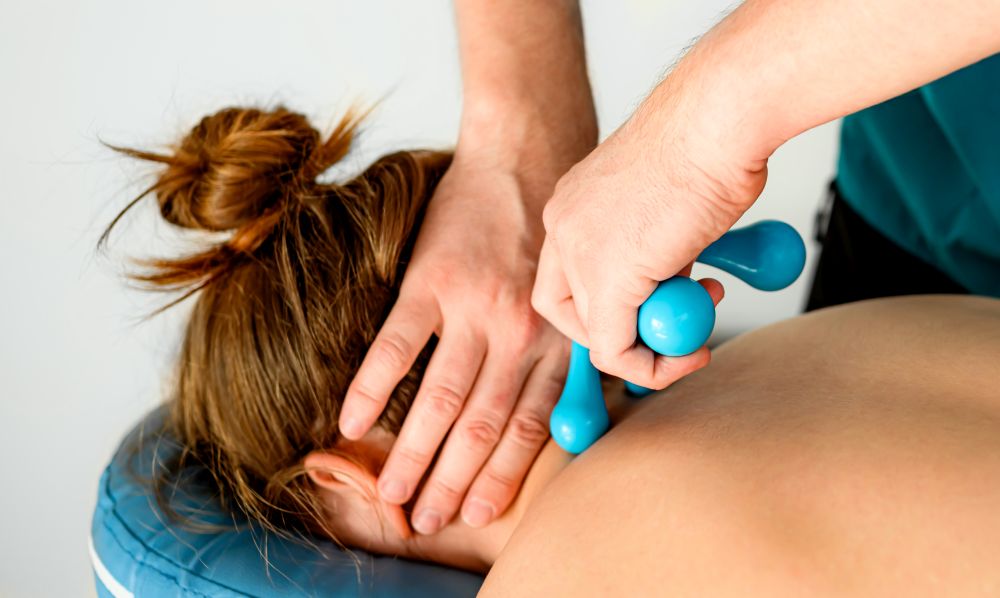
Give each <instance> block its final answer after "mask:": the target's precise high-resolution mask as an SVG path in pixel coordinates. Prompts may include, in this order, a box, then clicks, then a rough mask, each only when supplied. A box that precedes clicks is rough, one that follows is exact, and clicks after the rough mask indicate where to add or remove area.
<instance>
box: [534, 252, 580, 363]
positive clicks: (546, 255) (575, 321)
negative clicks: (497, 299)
mask: <svg viewBox="0 0 1000 598" xmlns="http://www.w3.org/2000/svg"><path fill="white" fill-rule="evenodd" d="M576 299H577V298H576V297H574V296H573V292H572V290H571V289H570V285H569V281H568V280H567V278H566V273H565V272H564V271H563V264H562V260H561V259H560V258H559V251H558V249H557V248H556V244H555V243H554V242H553V241H552V239H551V238H550V237H546V238H545V242H544V243H542V251H541V254H540V255H539V259H538V271H537V274H536V275H535V286H534V288H533V289H532V293H531V306H532V307H533V308H534V309H535V311H537V312H538V313H539V315H541V316H542V317H543V318H545V319H546V320H548V321H549V323H550V324H552V325H553V326H555V328H556V330H558V331H559V332H561V333H563V334H564V335H565V336H568V337H569V338H571V339H573V340H574V341H576V342H578V343H580V344H581V345H584V346H586V345H587V331H586V329H585V328H584V326H583V322H582V320H581V318H580V315H579V313H580V312H579V311H578V309H577V301H576ZM581 299H582V298H581Z"/></svg>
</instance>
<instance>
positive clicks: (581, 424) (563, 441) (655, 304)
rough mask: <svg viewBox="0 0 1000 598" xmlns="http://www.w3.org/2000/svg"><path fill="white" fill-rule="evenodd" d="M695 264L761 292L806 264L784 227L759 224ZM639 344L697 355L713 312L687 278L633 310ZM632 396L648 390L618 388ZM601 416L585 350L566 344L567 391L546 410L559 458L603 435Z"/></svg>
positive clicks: (663, 286)
mask: <svg viewBox="0 0 1000 598" xmlns="http://www.w3.org/2000/svg"><path fill="white" fill-rule="evenodd" d="M697 261H698V262H700V263H702V264H707V265H709V266H714V267H716V268H719V269H720V270H724V271H726V272H729V273H730V274H732V275H733V276H736V277H737V278H739V279H740V280H742V281H743V282H745V283H747V284H749V285H750V286H752V287H754V288H756V289H760V290H762V291H777V290H780V289H783V288H785V287H787V286H788V285H790V284H792V283H793V282H795V280H796V279H797V278H798V277H799V274H801V273H802V268H803V267H804V266H805V263H806V248H805V244H804V243H803V242H802V237H800V236H799V233H797V232H796V231H795V229H794V228H792V227H791V226H790V225H788V224H786V223H784V222H779V221H777V220H764V221H761V222H758V223H756V224H752V225H750V226H747V227H744V228H740V229H734V230H731V231H729V232H728V233H726V234H724V235H722V237H720V238H719V240H717V241H716V242H715V243H712V244H711V245H709V246H708V247H706V248H705V250H704V251H702V252H701V255H699V256H698V259H697ZM638 321H639V338H640V339H642V342H644V343H645V344H646V345H647V346H648V347H649V348H650V349H652V350H653V351H655V352H656V353H659V354H660V355H667V356H671V357H680V356H682V355H688V354H690V353H693V352H695V351H697V350H698V349H699V348H700V347H702V346H703V345H704V344H705V343H706V342H707V341H708V337H709V336H711V334H712V329H713V328H714V327H715V306H714V305H713V304H712V298H711V297H710V296H709V294H708V291H706V290H705V288H704V287H702V286H701V285H700V284H698V283H697V282H695V281H694V280H691V279H690V278H688V277H686V276H674V277H673V278H670V279H668V280H665V281H663V282H661V283H660V284H659V285H658V286H657V287H656V290H654V291H653V294H652V295H650V296H649V298H648V299H646V301H645V302H643V304H642V305H641V306H639V316H638ZM625 385H626V387H627V389H628V391H629V393H631V394H632V395H635V396H645V395H646V394H649V393H650V392H652V391H650V390H649V389H646V388H643V387H641V386H639V385H637V384H632V383H631V382H626V383H625ZM609 424H610V422H609V420H608V410H607V407H606V405H605V403H604V393H603V392H602V390H601V375H600V373H599V372H598V371H597V368H595V367H594V366H593V364H592V363H591V362H590V350H589V349H587V348H586V347H584V346H583V345H579V344H577V343H573V350H572V353H571V355H570V362H569V372H568V374H567V376H566V386H565V387H564V388H563V392H562V395H561V396H560V397H559V402H558V403H556V406H555V408H554V409H553V410H552V416H551V418H550V419H549V429H550V430H551V432H552V438H554V439H555V441H556V443H558V444H559V446H561V447H562V448H563V449H564V450H565V451H567V452H570V453H573V454H579V453H582V452H583V451H584V450H586V449H587V448H588V447H589V446H590V445H592V444H594V442H596V441H597V439H598V438H600V437H601V436H603V435H604V433H605V432H607V430H608V426H609Z"/></svg>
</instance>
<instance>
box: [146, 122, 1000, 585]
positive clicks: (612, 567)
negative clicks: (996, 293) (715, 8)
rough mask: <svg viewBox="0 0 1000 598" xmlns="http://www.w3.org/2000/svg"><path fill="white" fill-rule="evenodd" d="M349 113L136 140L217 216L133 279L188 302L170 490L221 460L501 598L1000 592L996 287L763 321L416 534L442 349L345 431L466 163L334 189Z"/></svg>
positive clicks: (258, 498)
mask: <svg viewBox="0 0 1000 598" xmlns="http://www.w3.org/2000/svg"><path fill="white" fill-rule="evenodd" d="M353 128H354V127H353V124H352V121H350V120H348V121H345V122H344V123H342V124H341V125H340V126H339V127H338V128H337V129H336V130H335V132H334V133H333V135H332V136H331V137H330V138H329V139H328V140H327V141H323V140H322V139H321V138H320V136H319V134H318V133H316V132H315V131H314V130H313V129H312V128H311V127H310V126H309V125H308V123H307V122H306V120H305V119H304V118H303V117H301V116H299V115H296V114H294V113H291V112H288V111H285V110H282V109H277V110H273V111H270V112H262V111H257V110H248V109H230V110H224V111H222V112H219V113H217V114H215V115H212V116H210V117H208V118H206V119H204V120H203V121H202V122H201V123H200V124H199V125H198V126H197V127H195V128H194V130H192V131H191V133H190V134H189V135H188V136H187V137H186V138H185V139H184V140H183V141H182V142H181V143H180V144H179V145H178V146H177V147H176V148H175V149H174V151H173V152H172V153H170V154H168V155H154V154H149V153H143V152H130V153H132V154H133V155H135V156H137V157H140V158H144V159H149V160H154V161H156V162H159V163H162V164H163V165H164V169H163V171H162V172H161V173H160V177H159V179H158V182H157V184H156V185H155V186H154V188H153V189H152V191H153V192H154V193H155V194H156V198H157V201H158V202H159V204H160V208H161V212H162V214H163V216H164V217H165V218H166V219H167V220H168V221H170V222H172V223H174V224H177V225H179V226H184V227H188V228H194V229H203V230H210V231H225V233H226V240H224V241H222V242H220V243H219V244H216V245H212V246H210V247H208V248H207V249H205V250H204V251H202V252H201V253H198V254H195V255H193V256H189V257H184V258H179V259H172V260H160V261H156V262H151V263H149V264H148V265H149V269H148V270H147V271H146V272H145V273H144V274H143V276H142V279H143V280H145V281H146V282H148V283H150V284H152V285H155V286H158V287H166V288H175V289H178V290H182V291H190V292H193V293H195V301H196V304H195V306H194V310H193V313H192V316H191V320H190V322H189V324H188V328H187V334H186V337H185V340H184V345H183V349H182V355H181V359H180V364H179V366H178V374H177V387H176V395H175V396H174V398H173V399H172V403H171V418H170V424H169V425H170V427H171V431H172V433H174V434H175V435H176V436H177V437H178V439H179V440H180V442H181V443H182V445H183V446H184V447H185V453H184V455H183V456H182V459H181V460H179V461H177V462H174V463H171V464H170V466H169V468H168V470H167V471H165V472H164V473H163V475H162V476H161V478H160V479H159V480H158V484H159V487H160V490H161V492H166V491H168V490H169V484H170V483H171V480H173V479H176V477H177V473H178V472H179V471H180V470H181V469H182V468H183V467H184V466H185V464H197V465H205V466H207V467H208V468H209V470H210V471H211V472H212V474H213V476H214V479H215V483H216V485H217V487H218V488H217V489H218V492H219V496H220V498H221V499H222V501H223V504H224V506H225V507H226V508H228V509H230V510H232V511H234V512H236V513H239V514H245V515H246V516H248V517H249V518H251V519H252V520H257V521H260V522H262V523H264V524H265V525H267V526H268V527H270V528H271V529H273V530H305V531H308V532H311V533H314V534H319V535H323V536H327V537H331V538H334V539H336V540H337V541H340V542H342V543H344V544H345V545H348V546H352V547H358V548H363V549H367V550H370V551H373V552H380V553H386V554H395V555H401V556H408V557H413V558H419V559H426V560H432V561H437V562H440V563H444V564H448V565H452V566H458V567H462V568H466V569H472V570H479V571H486V570H489V569H490V568H491V566H492V570H491V572H490V576H489V578H488V580H487V583H486V586H484V594H487V595H489V594H491V593H497V594H501V595H502V594H507V595H528V594H557V595H558V594H567V593H571V592H572V593H575V594H579V595H610V594H617V595H657V594H662V593H665V592H671V591H678V592H682V593H696V594H697V593H704V592H705V589H706V588H710V589H711V592H710V593H712V594H725V593H732V594H736V595H745V594H747V593H750V592H753V591H759V592H762V593H768V594H771V595H773V594H775V593H791V592H796V593H803V592H806V593H837V594H843V593H875V594H883V595H884V594H886V593H889V594H891V593H894V592H896V593H898V591H900V590H902V589H903V588H906V589H907V591H912V590H913V589H915V588H916V589H919V588H924V589H925V591H933V590H934V589H935V588H936V589H939V590H940V589H942V588H946V591H945V593H949V594H956V593H963V592H969V591H974V590H975V589H976V588H993V589H994V590H996V589H997V588H1000V569H998V568H996V567H995V555H996V554H1000V518H998V517H996V507H995V505H997V504H1000V483H997V482H996V481H995V480H998V479H1000V392H998V390H997V384H998V382H1000V357H998V356H1000V302H997V301H995V300H989V299H977V298H940V297H930V298H913V299H896V300H883V301H875V302H868V303H865V304H857V305H853V306H847V307H843V308H836V309H831V310H823V311H821V312H817V313H815V314H812V315H809V316H805V317H801V318H796V319H793V320H791V321H788V322H784V323H781V324H778V325H775V326H771V327H768V328H765V329H762V330H759V331H756V332H754V333H751V334H748V335H744V336H743V337H741V338H739V339H737V340H734V341H732V342H730V343H727V344H726V345H725V346H723V347H722V348H720V349H719V350H718V351H717V352H716V354H715V358H714V361H713V364H712V366H711V367H710V368H707V369H706V370H703V371H700V372H697V373H695V374H693V375H691V376H689V377H688V378H685V379H684V380H682V381H681V382H679V383H677V384H675V385H674V386H672V387H671V388H670V389H668V390H667V391H665V392H664V393H662V394H661V396H658V397H649V398H647V399H645V400H644V401H643V402H641V403H639V404H635V405H629V404H627V403H625V404H624V408H623V409H621V410H619V411H620V413H619V416H618V417H617V418H614V419H618V420H620V421H619V423H618V424H617V425H616V426H615V427H614V428H613V429H612V430H611V431H610V432H609V433H608V435H606V436H605V437H604V438H602V439H601V440H600V441H599V442H598V443H597V444H595V445H594V446H593V447H592V448H591V449H589V450H588V451H587V452H586V453H585V454H583V455H582V456H580V457H578V458H576V459H575V460H571V459H570V458H569V456H568V455H566V454H565V453H563V452H562V451H561V450H560V449H559V448H558V447H557V446H556V445H555V444H554V443H553V442H551V441H550V442H549V443H548V444H547V445H546V447H545V449H544V450H543V451H542V453H541V454H540V455H539V457H538V458H537V459H536V461H535V463H534V465H533V467H532V469H531V471H530V473H529V475H528V477H527V478H526V481H525V484H524V486H523V487H522V490H521V492H520V494H519V495H518V497H517V499H516V500H515V502H514V503H513V505H512V506H511V507H510V508H509V509H508V511H507V512H506V513H505V514H504V515H503V516H502V517H500V518H498V519H497V520H495V521H494V522H493V523H491V524H490V525H488V526H486V527H484V528H481V529H473V528H471V527H469V526H467V525H465V524H464V523H462V522H461V520H456V521H453V522H450V523H449V524H448V525H446V526H445V527H444V528H443V529H442V530H441V531H440V532H439V533H437V534H436V535H434V536H422V535H419V534H415V533H413V531H412V530H411V529H410V527H409V525H408V517H407V515H408V513H407V505H404V506H402V507H400V506H397V505H392V504H389V503H385V502H383V501H381V500H379V498H378V495H377V491H376V485H375V481H376V479H377V476H378V473H379V471H380V469H381V466H382V463H383V462H384V460H385V458H386V456H387V454H388V451H389V448H390V447H391V446H392V444H393V442H394V441H395V437H396V434H397V433H398V432H399V430H400V428H401V424H402V420H403V418H404V416H405V414H406V412H407V410H408V408H409V405H410V403H411V402H412V401H413V399H414V394H415V392H416V389H417V387H418V385H419V381H420V377H421V375H422V372H423V370H424V368H425V367H426V366H427V363H428V360H429V357H430V354H431V352H432V350H433V347H428V348H427V349H426V350H425V351H424V353H423V354H422V355H421V357H420V358H419V359H418V360H417V362H416V363H415V364H413V367H412V369H411V371H410V373H409V375H408V376H407V377H406V379H405V380H404V381H403V382H402V383H401V384H400V385H399V387H398V388H397V389H396V391H395V393H394V395H393V397H392V400H391V401H390V403H389V406H388V407H387V409H386V410H385V412H384V413H383V414H382V416H381V419H380V420H379V423H378V425H377V426H375V427H374V428H373V429H372V430H371V431H370V432H369V433H368V434H367V435H366V436H365V437H363V438H362V439H361V440H359V441H356V442H354V441H346V440H345V439H343V438H342V437H341V436H340V435H339V434H338V432H337V419H338V405H339V401H340V399H341V397H342V396H343V394H344V391H345V390H346V388H347V385H348V384H349V382H350V380H351V378H352V376H353V373H354V371H355V370H356V368H357V367H358V365H359V364H360V361H361V359H362V357H363V356H364V354H365V350H366V349H367V348H368V345H369V344H370V343H371V341H372V339H374V337H375V333H376V331H377V330H378V328H379V326H380V324H381V322H382V320H383V319H384V317H385V315H386V314H387V313H388V310H389V308H390V307H391V305H392V303H393V301H394V300H395V298H396V296H397V294H398V293H400V292H405V289H402V290H401V289H399V284H398V281H399V280H400V279H401V274H402V270H403V268H405V265H406V261H407V256H408V254H409V251H410V246H411V244H412V242H413V240H414V239H415V237H416V232H417V228H418V227H419V223H420V216H421V213H422V210H423V208H424V206H425V204H426V202H427V200H428V199H429V197H430V196H431V193H432V192H433V190H434V186H435V184H436V183H437V182H438V180H440V177H441V176H442V175H443V173H444V170H445V169H446V168H447V166H448V164H449V160H450V156H449V155H448V154H443V153H435V152H402V153H397V154H392V155H389V156H386V157H384V158H382V159H380V160H378V161H376V162H375V163H374V164H373V165H372V166H370V167H369V168H368V169H367V170H366V171H365V172H364V173H362V174H361V175H359V176H358V177H356V178H355V179H353V180H351V181H348V182H347V183H344V184H329V185H324V184H317V183H316V182H315V179H316V176H317V174H319V173H321V172H322V171H324V170H325V169H326V168H327V167H329V166H330V165H331V164H333V163H334V162H335V161H337V160H338V159H340V158H341V157H343V156H344V155H345V154H346V152H347V150H348V147H349V145H350V140H351V136H352V133H353ZM707 286H708V288H709V290H710V292H711V293H712V294H713V296H714V298H715V299H716V300H718V299H719V297H720V293H721V289H720V288H718V287H717V286H716V285H715V284H711V283H709V284H708V285H707ZM622 401H623V399H622V397H621V395H620V393H609V402H611V403H620V402H622ZM626 412H627V413H626ZM622 414H624V415H622ZM539 425H540V426H543V425H544V424H542V423H539ZM542 430H544V427H542Z"/></svg>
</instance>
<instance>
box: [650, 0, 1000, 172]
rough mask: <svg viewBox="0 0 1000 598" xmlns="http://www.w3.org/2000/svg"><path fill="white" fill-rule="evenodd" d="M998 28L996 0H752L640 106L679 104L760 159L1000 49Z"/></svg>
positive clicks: (713, 138) (654, 109)
mask: <svg viewBox="0 0 1000 598" xmlns="http://www.w3.org/2000/svg"><path fill="white" fill-rule="evenodd" d="M998 31H1000V0H963V1H962V2H954V1H953V0H925V1H923V2H914V1H913V0H878V1H875V2H873V1H871V0H813V1H810V2H803V1H801V0H748V1H747V2H745V3H744V4H743V5H742V6H741V7H740V8H738V9H737V10H736V11H734V12H733V13H732V14H731V15H729V17H727V18H726V19H725V20H724V21H722V22H721V23H720V24H719V25H718V26H717V27H715V28H714V29H713V30H712V31H710V32H709V33H708V34H706V35H705V36H704V38H702V39H701V40H700V41H699V42H698V43H697V44H696V45H695V47H694V48H693V49H692V51H691V52H690V53H689V54H688V55H687V56H686V57H685V58H684V59H683V60H682V61H681V62H680V63H679V64H678V66H677V68H676V69H675V71H674V72H673V73H671V75H670V76H668V77H667V79H665V80H664V82H663V83H661V85H660V86H659V87H658V88H657V89H656V90H655V91H654V93H653V94H652V95H651V96H650V98H649V100H648V101H647V103H646V105H645V106H644V107H643V108H642V109H641V110H640V114H644V115H645V116H646V117H648V118H649V119H650V120H654V121H655V120H656V116H655V114H656V113H658V112H669V111H670V110H671V109H677V110H678V111H680V112H681V113H683V114H686V115H689V118H694V119H697V120H698V122H699V123H702V124H704V125H705V127H704V128H705V130H707V131H711V133H710V134H709V135H708V137H710V139H707V140H706V141H709V142H711V143H715V144H717V146H718V147H722V148H725V150H724V151H735V155H738V156H740V157H741V158H742V159H748V160H749V161H751V162H753V161H757V163H762V162H763V160H766V158H767V156H769V155H770V153H771V152H773V151H774V150H775V149H776V148H777V147H778V146H780V145H781V144H782V143H783V142H784V141H786V140H788V139H790V138H791V137H794V136H795V135H798V134H799V133H802V132H803V131H806V130H808V129H810V128H812V127H815V126H817V125H820V124H822V123H825V122H828V121H830V120H833V119H835V118H838V117H841V116H844V115H846V114H850V113H852V112H855V111H857V110H860V109H862V108H866V107H868V106H871V105H874V104H876V103H879V102H881V101H884V100H887V99H889V98H892V97H894V96H897V95H899V94H902V93H905V92H906V91H909V90H911V89H914V88H916V87H918V86H920V85H922V84H924V83H927V82H930V81H933V80H934V79H937V78H939V77H942V76H944V75H946V74H948V73H950V72H952V71H954V70H957V69H959V68H961V67H963V66H966V65H969V64H972V63H974V62H976V61H978V60H980V59H982V58H985V57H987V56H989V55H991V54H994V53H996V52H998V51H1000V34H998ZM658 108H664V109H665V110H659V109H658ZM663 118H670V116H669V115H667V114H664V115H663Z"/></svg>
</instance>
